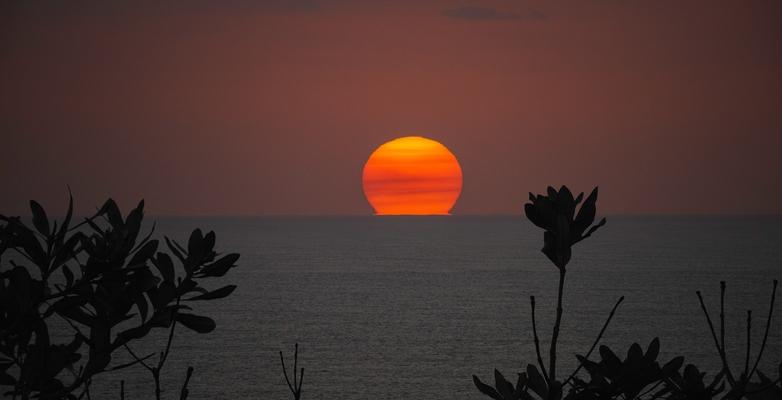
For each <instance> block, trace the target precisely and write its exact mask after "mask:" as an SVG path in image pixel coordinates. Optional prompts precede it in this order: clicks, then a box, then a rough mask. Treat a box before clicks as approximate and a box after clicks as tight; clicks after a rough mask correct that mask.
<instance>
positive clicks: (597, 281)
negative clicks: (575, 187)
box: [91, 216, 782, 400]
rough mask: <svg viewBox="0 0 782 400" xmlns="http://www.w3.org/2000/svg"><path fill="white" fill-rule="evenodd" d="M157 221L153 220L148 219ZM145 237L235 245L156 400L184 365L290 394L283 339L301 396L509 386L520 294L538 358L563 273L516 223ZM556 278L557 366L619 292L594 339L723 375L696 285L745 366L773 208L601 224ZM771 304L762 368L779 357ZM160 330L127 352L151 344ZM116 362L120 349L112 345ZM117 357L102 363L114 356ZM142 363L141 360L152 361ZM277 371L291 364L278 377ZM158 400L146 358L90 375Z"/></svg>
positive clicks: (764, 296)
mask: <svg viewBox="0 0 782 400" xmlns="http://www.w3.org/2000/svg"><path fill="white" fill-rule="evenodd" d="M153 219H155V218H153ZM156 220H157V227H158V228H157V233H156V236H158V237H160V236H162V235H167V236H170V237H172V238H174V239H177V240H179V241H182V242H186V240H187V237H188V235H189V232H190V230H192V229H194V228H201V229H204V230H214V231H215V232H216V233H217V249H218V250H219V251H221V252H224V253H227V252H238V253H240V254H241V258H240V259H239V262H238V264H239V266H238V267H237V268H235V269H233V270H231V272H230V273H229V274H228V275H226V276H225V277H224V278H220V279H215V280H214V282H209V281H207V282H206V283H205V285H206V286H207V287H210V288H216V287H219V286H222V285H225V284H231V283H232V284H236V285H238V289H237V290H236V291H235V292H234V293H233V294H232V295H231V296H229V297H227V298H225V299H222V300H217V301H211V302H202V303H192V304H193V305H194V307H195V310H194V311H193V312H194V313H196V314H201V315H208V316H211V317H213V318H214V320H215V321H216V322H217V329H216V330H215V331H214V332H212V333H210V334H203V335H201V334H197V333H194V332H190V331H187V330H186V329H183V328H181V327H179V328H177V335H176V338H175V341H174V345H173V349H172V353H171V356H170V357H169V361H168V363H167V364H166V367H165V370H164V380H163V388H164V396H163V397H164V398H178V395H179V387H180V385H181V383H182V380H183V378H184V375H185V370H186V369H187V367H188V366H193V367H194V369H195V372H194V376H193V379H192V380H191V381H190V385H189V389H190V399H287V398H292V397H291V395H290V393H288V388H287V385H286V383H285V379H284V377H283V374H282V369H281V367H280V359H279V353H278V352H279V351H283V353H284V354H285V357H286V364H287V365H288V368H289V371H290V368H292V364H293V359H292V356H293V348H294V343H299V360H298V365H299V366H300V367H303V368H304V370H305V372H304V385H303V395H302V398H303V399H334V400H350V399H355V400H359V399H362V400H364V399H373V400H378V399H430V400H431V399H442V400H445V399H448V400H451V399H480V398H483V395H481V394H480V393H479V392H478V391H477V390H476V389H475V387H474V386H473V383H472V375H473V374H476V375H478V376H479V377H481V378H482V379H484V381H488V382H490V383H492V382H493V370H494V369H495V368H497V369H499V370H500V371H501V372H503V373H504V374H505V376H506V377H507V378H508V379H509V380H511V381H515V379H516V376H517V375H516V373H517V372H521V371H523V369H524V368H525V366H526V364H527V363H535V352H534V346H533V341H532V329H531V322H530V302H529V297H530V296H531V295H534V296H535V297H536V299H537V312H536V318H537V323H538V330H539V334H540V336H541V344H542V346H543V347H544V350H543V353H544V358H546V359H547V358H548V350H547V349H548V343H549V340H550V337H551V331H552V327H553V321H554V315H555V311H554V310H555V300H556V290H557V283H558V271H557V270H556V268H555V267H553V266H552V265H551V264H550V262H549V261H548V260H547V259H546V257H545V256H544V255H543V254H542V253H541V251H540V249H541V247H542V243H543V240H542V239H543V233H542V231H541V230H540V229H538V228H537V227H534V226H533V225H532V224H531V223H529V222H528V221H526V220H525V219H524V218H523V217H520V216H496V217H495V216H492V217H485V216H480V217H478V216H475V217H471V216H452V217H263V218H244V217H235V218H156ZM573 250H574V251H573V260H572V261H571V263H570V264H569V265H568V272H567V280H566V283H565V298H564V316H563V319H562V329H561V334H560V340H559V352H558V353H559V358H558V360H559V361H558V365H559V367H558V374H559V375H560V376H562V375H566V374H569V373H570V372H571V371H572V369H573V368H574V367H575V366H576V365H577V364H576V358H575V355H576V354H585V353H586V351H587V350H588V349H589V347H590V345H591V344H592V342H593V341H594V339H595V337H596V336H597V333H598V332H599V330H600V328H601V327H602V325H603V323H604V322H605V319H606V318H607V316H608V314H609V312H610V310H611V308H612V307H613V305H614V303H615V302H616V300H617V299H618V298H619V297H620V296H625V301H624V303H623V304H622V305H621V306H620V307H619V309H618V311H617V314H616V316H615V317H614V319H613V321H612V322H611V325H610V326H609V327H608V329H607V331H606V333H605V336H604V338H603V341H602V343H603V344H606V345H608V346H610V347H611V348H612V349H614V350H615V351H616V352H617V353H618V354H619V355H620V356H621V357H624V355H625V354H626V351H627V349H628V347H629V345H630V344H632V343H633V342H639V343H640V344H641V345H642V346H643V347H644V348H646V346H647V345H648V343H649V342H650V341H651V340H652V339H653V338H655V337H659V338H660V341H661V353H660V357H659V358H660V360H661V362H666V361H668V360H670V359H671V358H672V357H674V356H676V355H684V356H685V357H686V361H685V362H686V363H694V364H696V365H697V366H699V367H700V368H701V370H703V371H706V372H708V373H710V374H713V373H715V372H717V371H718V369H719V358H718V356H717V353H716V350H715V348H714V344H713V340H712V338H711V334H710V331H709V329H708V325H707V323H706V319H705V317H704V315H703V313H702V311H701V309H700V305H699V302H698V298H697V297H696V295H695V291H696V290H701V291H702V292H703V295H704V299H705V301H706V304H707V306H708V307H709V310H710V311H711V317H712V319H713V320H715V321H717V320H718V310H719V282H720V280H725V281H726V282H727V285H728V289H727V303H726V314H727V324H726V326H727V330H726V331H727V332H726V340H727V343H728V359H729V361H730V362H731V364H732V365H734V366H735V367H734V368H735V369H741V367H743V363H744V342H745V340H746V338H745V328H744V327H745V324H746V310H747V309H752V310H753V314H752V315H753V320H754V326H753V337H752V354H753V359H754V356H755V354H756V352H757V350H758V349H759V348H760V341H761V339H762V332H763V328H764V325H765V319H766V316H767V314H768V309H769V300H770V297H769V296H770V293H771V287H772V283H771V282H772V279H775V278H777V279H779V278H782V218H780V217H760V216H758V217H706V216H697V217H696V216H686V217H678V216H677V217H673V216H640V217H630V216H613V217H612V216H609V217H608V223H607V225H606V226H604V227H603V228H601V229H600V230H599V231H598V232H597V233H595V235H594V236H593V237H591V238H589V239H587V240H585V241H584V242H581V243H579V244H577V245H576V246H575V247H574V249H573ZM781 309H782V304H778V307H777V310H778V313H777V315H776V318H775V320H774V321H772V325H771V334H770V337H769V341H768V345H767V348H766V352H765V354H764V358H763V360H762V361H761V363H760V365H761V367H763V369H765V370H766V371H768V374H770V375H772V376H776V374H777V372H776V365H777V364H778V363H779V362H780V361H782V310H781ZM164 344H165V332H163V331H162V330H161V332H157V334H155V335H153V337H151V338H149V340H145V341H144V342H142V343H136V344H134V346H135V350H136V351H137V352H138V353H140V354H147V353H150V352H153V351H160V350H161V349H162V348H163V346H164ZM118 354H119V353H118ZM125 357H126V356H124V355H119V356H118V357H117V359H116V360H115V362H119V361H121V360H124V361H126V360H127V359H126V358H125ZM153 359H154V358H153ZM289 373H290V372H289ZM120 380H125V390H126V398H127V399H148V398H152V396H153V385H152V384H151V382H152V380H151V377H150V376H149V372H148V371H146V370H144V369H143V368H141V367H134V368H131V369H126V370H122V371H120V372H114V373H107V374H104V375H101V376H99V377H97V378H96V380H95V381H94V383H93V387H92V390H91V392H92V396H93V397H92V398H98V399H102V398H119V385H120V384H119V382H120Z"/></svg>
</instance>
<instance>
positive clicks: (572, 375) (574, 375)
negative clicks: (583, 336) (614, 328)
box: [562, 296, 625, 386]
mask: <svg viewBox="0 0 782 400" xmlns="http://www.w3.org/2000/svg"><path fill="white" fill-rule="evenodd" d="M623 301H625V297H624V296H622V297H620V298H619V300H617V301H616V304H614V308H612V309H611V313H610V314H608V319H606V322H605V323H604V324H603V328H601V329H600V333H598V334H597V338H595V342H594V343H592V347H590V348H589V351H588V352H587V354H586V356H585V357H584V359H585V360H587V359H589V356H591V355H592V352H593V351H595V347H597V344H598V343H600V339H602V338H603V334H604V333H605V331H606V328H608V324H610V323H611V319H613V318H614V313H616V309H617V308H619V305H620V304H622V302H623ZM583 366H584V363H579V364H578V368H576V370H575V371H573V373H572V374H570V376H569V377H568V378H567V379H566V380H565V382H564V383H563V384H562V386H565V385H566V384H567V383H568V382H570V381H571V380H573V378H575V377H576V374H577V373H578V371H580V370H581V368H582V367H583Z"/></svg>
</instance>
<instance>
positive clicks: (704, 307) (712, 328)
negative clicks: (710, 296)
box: [695, 290, 736, 387]
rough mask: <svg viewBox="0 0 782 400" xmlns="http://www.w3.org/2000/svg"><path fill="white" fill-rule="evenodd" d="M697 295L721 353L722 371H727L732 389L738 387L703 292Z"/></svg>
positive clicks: (697, 292)
mask: <svg viewBox="0 0 782 400" xmlns="http://www.w3.org/2000/svg"><path fill="white" fill-rule="evenodd" d="M695 294H697V295H698V300H699V301H700V302H701V310H703V314H704V315H705V316H706V322H708V323H709V330H710V331H711V337H712V338H713V339H714V345H715V346H717V352H718V353H719V355H720V359H721V360H722V369H723V371H725V375H726V376H727V377H728V381H729V382H730V385H731V387H733V386H735V385H736V380H735V379H733V374H732V373H731V372H730V367H728V360H727V359H726V358H725V352H723V351H722V346H721V345H720V342H719V339H717V333H716V332H715V331H714V324H712V323H711V317H709V311H708V310H707V309H706V304H705V303H704V302H703V296H702V295H701V291H700V290H698V291H696V292H695Z"/></svg>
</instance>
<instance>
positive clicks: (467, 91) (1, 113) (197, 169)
mask: <svg viewBox="0 0 782 400" xmlns="http://www.w3.org/2000/svg"><path fill="white" fill-rule="evenodd" d="M66 4H67V8H66V6H65V5H66ZM406 135H420V136H426V137H430V138H433V139H436V140H438V141H440V142H442V143H444V144H445V145H446V146H448V148H450V149H451V151H453V153H454V154H456V156H457V157H458V159H459V160H460V162H461V165H462V169H463V174H464V187H463V191H462V196H461V199H460V200H459V202H458V203H457V204H456V207H455V208H454V210H453V213H454V214H476V213H516V214H520V213H522V209H523V207H522V205H523V203H524V201H525V200H526V199H527V192H529V191H534V192H541V191H544V190H545V187H546V185H549V184H554V185H560V184H563V183H564V184H567V185H569V186H571V188H573V189H574V190H581V191H587V190H589V189H591V187H592V186H594V185H600V187H601V198H600V201H599V205H600V208H601V209H602V210H603V211H604V212H606V213H780V212H782V2H780V1H778V0H770V1H722V2H718V1H704V2H684V1H664V0H663V1H661V0H643V1H608V0H605V1H578V2H550V1H539V2H538V1H522V0H515V1H496V2H495V1H430V2H423V1H400V0H395V1H371V0H354V1H350V0H344V1H340V0H332V1H327V0H324V1H299V2H295V1H293V0H291V1H285V0H279V1H258V2H253V1H222V2H217V1H215V2H207V1H162V2H139V1H132V2H131V1H127V2H123V1H117V2H104V1H96V2H85V1H74V2H48V1H46V2H42V1H30V2H19V3H17V2H15V1H5V2H3V4H2V5H0V139H1V140H2V147H1V148H0V152H1V156H0V180H2V189H0V213H5V214H19V213H26V209H27V200H28V199H31V198H34V199H38V200H40V201H42V202H43V203H44V205H45V206H47V207H48V208H51V209H53V210H62V209H63V208H64V206H65V201H66V199H67V185H70V187H71V189H72V190H73V193H74V195H75V197H76V200H77V205H78V206H80V207H79V208H80V209H81V210H90V209H93V208H94V207H95V206H98V205H100V203H101V202H102V201H103V200H104V199H105V198H106V197H108V196H112V197H114V198H115V199H117V200H118V202H119V203H120V204H121V205H122V206H124V207H129V206H131V205H133V204H134V203H135V202H136V201H137V200H138V199H140V198H142V197H143V198H145V199H146V200H147V209H148V212H149V213H152V214H178V215H194V214H197V215H201V214H209V215H214V214H370V213H371V212H372V208H371V207H370V206H369V204H367V202H366V200H365V198H364V195H363V193H362V189H361V170H362V167H363V164H364V162H365V161H366V159H367V157H368V156H369V155H370V153H371V152H372V151H373V150H374V149H375V148H376V147H377V146H379V145H380V144H382V143H384V142H386V141H388V140H390V139H393V138H395V137H399V136H406Z"/></svg>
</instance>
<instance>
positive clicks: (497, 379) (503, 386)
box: [494, 369, 514, 399]
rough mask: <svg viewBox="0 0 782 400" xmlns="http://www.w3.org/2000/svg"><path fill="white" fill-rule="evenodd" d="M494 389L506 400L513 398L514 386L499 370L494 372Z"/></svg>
mask: <svg viewBox="0 0 782 400" xmlns="http://www.w3.org/2000/svg"><path fill="white" fill-rule="evenodd" d="M494 387H495V388H497V391H498V392H499V393H500V395H501V396H502V397H503V398H505V399H512V398H513V392H514V390H513V384H512V383H510V382H508V381H507V380H506V379H505V377H504V376H502V374H501V373H500V371H498V370H496V369H495V370H494Z"/></svg>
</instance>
